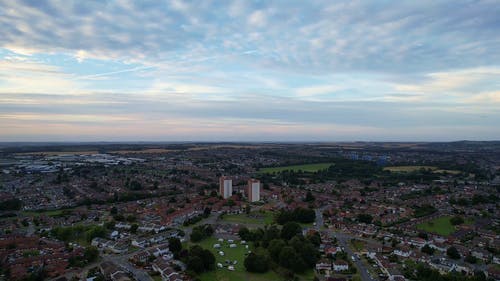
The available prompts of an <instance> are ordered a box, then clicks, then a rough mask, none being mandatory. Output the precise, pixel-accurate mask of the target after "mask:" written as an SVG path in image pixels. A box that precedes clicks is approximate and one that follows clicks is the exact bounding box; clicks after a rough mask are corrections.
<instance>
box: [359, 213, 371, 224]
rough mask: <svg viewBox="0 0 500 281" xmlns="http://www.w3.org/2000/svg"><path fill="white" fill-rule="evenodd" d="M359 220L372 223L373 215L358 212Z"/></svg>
mask: <svg viewBox="0 0 500 281" xmlns="http://www.w3.org/2000/svg"><path fill="white" fill-rule="evenodd" d="M357 218H358V221H359V222H363V223H367V224H368V223H372V220H373V217H372V215H369V214H358V216H357Z"/></svg>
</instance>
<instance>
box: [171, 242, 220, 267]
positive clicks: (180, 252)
mask: <svg viewBox="0 0 500 281" xmlns="http://www.w3.org/2000/svg"><path fill="white" fill-rule="evenodd" d="M168 248H169V249H170V251H172V253H174V257H175V258H176V259H178V260H181V261H182V262H184V263H185V264H186V265H187V269H188V270H189V271H191V272H192V273H197V274H199V273H203V272H207V271H211V270H214V269H215V256H214V255H213V254H212V252H210V251H209V250H206V249H203V248H202V247H200V246H198V245H194V246H192V247H191V248H189V249H183V248H182V243H181V241H180V240H179V238H170V239H169V240H168Z"/></svg>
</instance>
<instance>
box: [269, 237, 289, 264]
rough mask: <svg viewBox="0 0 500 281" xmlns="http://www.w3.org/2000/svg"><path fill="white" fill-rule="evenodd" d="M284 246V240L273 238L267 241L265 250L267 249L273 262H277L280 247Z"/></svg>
mask: <svg viewBox="0 0 500 281" xmlns="http://www.w3.org/2000/svg"><path fill="white" fill-rule="evenodd" d="M285 246H286V242H285V241H283V240H281V239H274V240H271V242H269V247H267V250H268V251H269V255H270V256H271V258H272V259H273V260H274V261H275V262H279V256H280V252H281V249H283V247H285Z"/></svg>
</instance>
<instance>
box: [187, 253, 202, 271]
mask: <svg viewBox="0 0 500 281" xmlns="http://www.w3.org/2000/svg"><path fill="white" fill-rule="evenodd" d="M187 268H188V269H189V270H192V271H194V272H196V273H202V272H203V271H204V270H205V266H204V265H203V260H202V259H201V257H198V256H191V255H190V256H189V258H188V262H187Z"/></svg>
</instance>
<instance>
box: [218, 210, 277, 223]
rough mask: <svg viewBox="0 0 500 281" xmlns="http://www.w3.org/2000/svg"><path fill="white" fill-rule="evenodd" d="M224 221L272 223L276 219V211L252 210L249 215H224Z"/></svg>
mask: <svg viewBox="0 0 500 281" xmlns="http://www.w3.org/2000/svg"><path fill="white" fill-rule="evenodd" d="M222 220H223V221H226V222H232V223H238V224H260V225H265V224H272V223H273V221H274V213H273V212H251V213H250V214H249V215H247V214H237V215H233V214H229V215H224V217H223V218H222Z"/></svg>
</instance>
